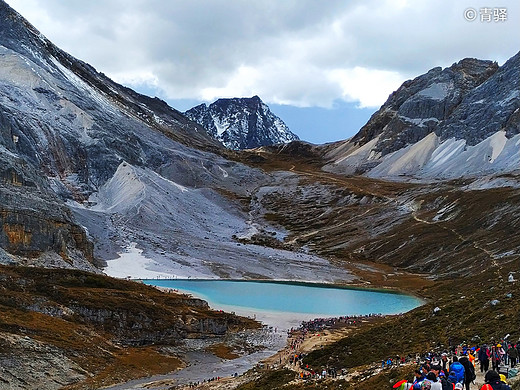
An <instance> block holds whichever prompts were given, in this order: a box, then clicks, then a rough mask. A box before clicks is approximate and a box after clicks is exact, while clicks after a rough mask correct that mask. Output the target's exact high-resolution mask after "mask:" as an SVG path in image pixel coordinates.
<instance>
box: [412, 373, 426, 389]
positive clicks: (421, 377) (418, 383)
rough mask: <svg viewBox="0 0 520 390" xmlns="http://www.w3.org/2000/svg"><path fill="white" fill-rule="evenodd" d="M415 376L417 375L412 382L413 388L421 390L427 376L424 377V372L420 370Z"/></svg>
mask: <svg viewBox="0 0 520 390" xmlns="http://www.w3.org/2000/svg"><path fill="white" fill-rule="evenodd" d="M414 375H415V378H414V381H413V382H412V388H413V389H415V390H420V388H421V383H422V382H423V381H424V379H425V375H423V373H422V371H421V370H419V369H417V370H415V371H414Z"/></svg>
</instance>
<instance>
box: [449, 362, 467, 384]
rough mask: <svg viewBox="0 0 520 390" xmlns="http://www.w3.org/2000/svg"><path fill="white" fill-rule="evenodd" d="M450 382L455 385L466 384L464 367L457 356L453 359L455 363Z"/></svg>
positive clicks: (452, 365)
mask: <svg viewBox="0 0 520 390" xmlns="http://www.w3.org/2000/svg"><path fill="white" fill-rule="evenodd" d="M448 382H451V383H452V384H453V385H455V384H457V383H463V382H464V366H463V365H462V364H461V363H460V362H459V360H458V358H457V356H454V357H453V363H451V365H450V375H449V376H448Z"/></svg>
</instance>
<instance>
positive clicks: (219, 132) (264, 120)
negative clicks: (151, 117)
mask: <svg viewBox="0 0 520 390" xmlns="http://www.w3.org/2000/svg"><path fill="white" fill-rule="evenodd" d="M185 114H186V116H187V117H188V118H190V119H191V120H193V121H195V122H197V123H199V124H200V125H201V126H202V127H204V128H205V129H206V131H207V132H208V133H209V134H210V135H212V136H213V137H215V138H216V139H218V140H219V141H220V142H222V144H224V146H226V147H227V148H229V149H252V148H257V147H259V146H267V145H274V144H284V143H288V142H291V141H295V140H298V139H299V138H298V136H297V135H296V134H293V133H291V131H290V130H289V128H288V127H287V126H286V124H285V123H284V122H283V121H282V120H281V119H280V118H278V117H277V116H276V115H274V114H273V113H272V112H271V110H270V109H269V107H268V106H267V105H266V104H264V103H263V102H262V100H261V99H260V98H259V97H258V96H253V97H252V98H233V99H219V100H217V101H215V102H214V103H211V104H210V105H209V106H207V105H206V104H201V105H199V106H196V107H193V108H192V109H190V110H188V111H186V112H185Z"/></svg>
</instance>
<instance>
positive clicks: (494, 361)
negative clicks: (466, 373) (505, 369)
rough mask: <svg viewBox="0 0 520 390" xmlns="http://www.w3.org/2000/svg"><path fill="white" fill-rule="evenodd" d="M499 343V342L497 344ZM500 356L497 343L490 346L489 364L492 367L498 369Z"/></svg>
mask: <svg viewBox="0 0 520 390" xmlns="http://www.w3.org/2000/svg"><path fill="white" fill-rule="evenodd" d="M498 345H500V344H498ZM500 361H501V356H500V353H499V352H498V349H497V345H493V346H491V366H492V369H493V370H495V371H498V366H499V365H500Z"/></svg>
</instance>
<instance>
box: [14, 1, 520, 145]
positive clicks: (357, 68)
mask: <svg viewBox="0 0 520 390" xmlns="http://www.w3.org/2000/svg"><path fill="white" fill-rule="evenodd" d="M7 2H8V3H9V5H11V6H12V7H13V8H14V9H16V10H17V11H18V12H20V13H21V14H22V15H23V16H24V17H25V18H27V19H28V20H29V21H30V22H31V23H32V24H33V25H34V26H35V27H36V28H38V29H39V30H40V31H41V32H42V33H43V34H44V35H45V36H47V37H48V38H49V39H50V40H51V41H53V42H54V43H55V44H57V45H58V46H60V47H61V48H62V49H64V50H66V51H67V52H69V53H71V54H72V55H74V56H75V57H77V58H79V59H82V60H84V61H86V62H88V63H90V64H91V65H93V66H94V67H95V68H96V69H97V70H99V71H101V72H103V73H105V74H107V75H108V76H109V77H111V78H112V79H114V80H115V81H117V82H120V83H122V84H125V85H127V86H130V87H132V88H134V89H136V90H138V91H140V92H143V93H146V94H148V95H152V96H158V97H161V98H163V99H165V100H167V101H168V102H169V103H170V104H171V105H172V106H173V107H175V108H177V109H179V110H181V111H183V110H186V109H188V108H190V107H192V106H194V105H196V104H198V103H200V102H212V101H214V100H216V99H218V98H220V97H242V96H244V97H249V96H253V95H258V96H260V97H261V98H262V100H263V101H264V102H266V103H267V104H269V106H270V107H271V109H272V110H273V111H274V112H275V113H277V114H278V115H279V116H280V117H281V118H282V119H283V120H284V121H285V122H286V123H287V124H288V125H289V127H290V128H291V130H292V131H294V132H295V133H296V134H298V135H299V136H300V137H301V138H302V139H305V140H308V141H311V142H315V143H324V142H329V141H335V140H339V139H345V138H348V137H350V136H352V135H353V134H354V133H355V132H356V131H357V130H358V129H359V128H360V127H361V126H362V125H363V124H364V123H365V122H366V121H367V119H368V118H369V116H370V115H371V114H372V113H373V112H374V111H375V110H377V108H378V107H379V106H380V105H381V104H383V103H384V101H385V100H386V98H387V97H388V95H389V94H390V93H391V92H392V91H394V90H395V89H397V88H398V87H399V85H400V84H401V83H402V82H403V81H405V80H407V79H410V78H413V77H416V76H418V75H420V74H422V73H425V72H426V71H428V70H429V69H431V68H433V67H435V66H442V67H446V66H450V65H451V64H453V63H454V62H456V61H459V60H460V59H462V58H465V57H476V58H482V59H492V60H496V61H498V62H499V64H503V63H504V62H505V61H506V60H507V59H508V58H510V57H511V56H513V55H514V54H515V53H516V52H518V50H520V44H519V43H520V39H519V33H518V26H519V25H520V18H519V13H520V2H518V1H517V0H501V1H496V0H489V1H485V2H484V1H483V0H457V1H453V0H408V1H407V0H388V1H386V0H327V1H318V0H261V1H248V0H89V1H85V0H7ZM504 9H505V12H504ZM495 12H496V15H495V14H494V13H495ZM499 15H505V18H506V20H499V21H495V17H499ZM473 19H474V20H473ZM487 19H490V21H488V20H487Z"/></svg>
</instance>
